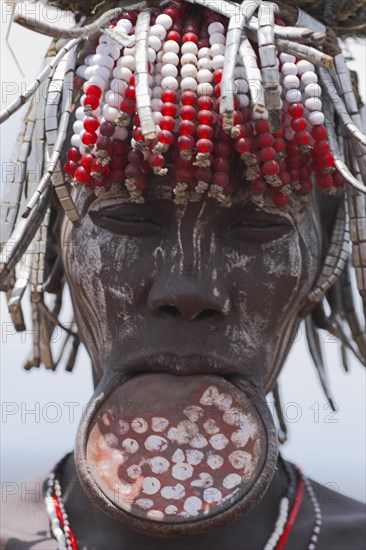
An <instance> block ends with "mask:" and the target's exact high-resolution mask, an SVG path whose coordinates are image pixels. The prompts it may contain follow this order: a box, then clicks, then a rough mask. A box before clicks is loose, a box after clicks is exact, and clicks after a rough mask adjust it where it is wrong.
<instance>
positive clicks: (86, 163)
mask: <svg viewBox="0 0 366 550" xmlns="http://www.w3.org/2000/svg"><path fill="white" fill-rule="evenodd" d="M94 158H95V157H94V155H91V154H90V153H87V154H86V155H84V156H83V160H82V161H81V166H82V167H83V168H86V169H87V170H90V168H91V165H92V163H93V160H94Z"/></svg>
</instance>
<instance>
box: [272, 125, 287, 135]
mask: <svg viewBox="0 0 366 550" xmlns="http://www.w3.org/2000/svg"><path fill="white" fill-rule="evenodd" d="M284 136H285V127H284V126H281V128H280V131H279V132H275V133H274V134H273V137H275V138H283V137H284Z"/></svg>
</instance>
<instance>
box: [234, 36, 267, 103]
mask: <svg viewBox="0 0 366 550" xmlns="http://www.w3.org/2000/svg"><path fill="white" fill-rule="evenodd" d="M239 53H240V55H241V58H242V61H243V65H244V68H245V71H246V76H247V80H248V84H249V91H250V97H251V102H252V106H253V111H254V112H257V113H264V111H265V106H264V90H263V86H262V74H261V71H260V70H259V68H258V64H257V56H256V55H255V52H254V50H253V47H252V45H251V43H250V42H249V40H248V38H247V37H246V34H245V29H243V34H242V41H241V44H240V47H239Z"/></svg>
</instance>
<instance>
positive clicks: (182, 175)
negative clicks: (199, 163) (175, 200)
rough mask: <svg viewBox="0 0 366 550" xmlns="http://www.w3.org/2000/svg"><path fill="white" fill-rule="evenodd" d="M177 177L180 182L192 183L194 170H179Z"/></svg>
mask: <svg viewBox="0 0 366 550" xmlns="http://www.w3.org/2000/svg"><path fill="white" fill-rule="evenodd" d="M175 177H176V178H177V181H179V182H186V183H188V182H191V181H192V180H193V177H194V176H193V170H192V168H191V167H189V168H178V170H177V172H176V175H175Z"/></svg>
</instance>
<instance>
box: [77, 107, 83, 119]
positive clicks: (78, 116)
mask: <svg viewBox="0 0 366 550" xmlns="http://www.w3.org/2000/svg"><path fill="white" fill-rule="evenodd" d="M75 117H76V120H83V118H84V117H85V113H84V109H83V107H78V108H77V109H76V111H75Z"/></svg>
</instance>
